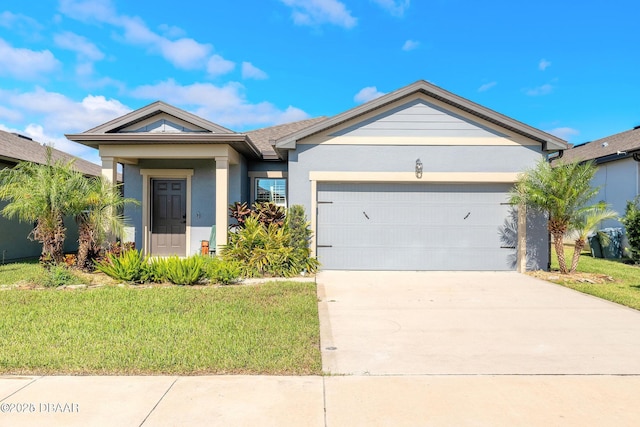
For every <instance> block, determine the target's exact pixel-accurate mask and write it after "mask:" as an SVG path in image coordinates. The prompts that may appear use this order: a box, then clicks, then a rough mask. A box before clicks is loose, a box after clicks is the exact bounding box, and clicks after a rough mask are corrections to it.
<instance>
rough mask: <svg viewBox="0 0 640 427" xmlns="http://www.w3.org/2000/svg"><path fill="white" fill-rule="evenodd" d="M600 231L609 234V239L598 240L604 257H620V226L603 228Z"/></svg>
mask: <svg viewBox="0 0 640 427" xmlns="http://www.w3.org/2000/svg"><path fill="white" fill-rule="evenodd" d="M600 232H602V233H604V234H606V235H607V236H609V241H608V242H604V241H603V239H602V238H601V239H599V240H600V246H602V256H603V257H604V258H609V259H612V258H622V228H603V229H602V230H600Z"/></svg>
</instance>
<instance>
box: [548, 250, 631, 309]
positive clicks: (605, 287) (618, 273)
mask: <svg viewBox="0 0 640 427" xmlns="http://www.w3.org/2000/svg"><path fill="white" fill-rule="evenodd" d="M565 255H566V257H567V260H569V261H568V262H571V261H570V260H571V257H572V256H573V247H566V248H565ZM551 260H552V261H551V269H552V270H558V260H557V258H556V254H555V251H553V253H552V258H551ZM577 271H578V272H579V273H587V275H586V276H585V277H579V275H578V276H574V277H572V276H563V275H562V274H559V273H557V271H556V272H553V271H552V272H551V273H552V274H550V275H549V274H547V275H546V277H544V278H545V279H546V280H549V281H552V282H554V283H558V284H560V285H563V286H566V287H568V288H571V289H575V290H578V291H580V292H584V293H586V294H591V295H595V296H597V297H599V298H603V299H606V300H609V301H613V302H616V303H618V304H622V305H626V306H628V307H631V308H635V309H636V310H640V267H637V266H633V265H627V264H625V263H623V262H622V261H621V260H608V259H600V258H592V257H591V254H590V253H589V252H584V253H583V254H582V255H581V256H580V262H579V264H578V269H577ZM589 275H593V276H594V278H595V279H598V278H604V280H591V281H594V282H596V283H589V280H590V279H589ZM609 277H610V278H611V279H613V280H610V279H608V278H609ZM585 279H586V280H585ZM580 280H582V282H581V281H580Z"/></svg>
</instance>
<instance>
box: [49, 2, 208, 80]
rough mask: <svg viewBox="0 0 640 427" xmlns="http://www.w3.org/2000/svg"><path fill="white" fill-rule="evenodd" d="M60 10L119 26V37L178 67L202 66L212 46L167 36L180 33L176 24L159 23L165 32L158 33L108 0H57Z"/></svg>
mask: <svg viewBox="0 0 640 427" xmlns="http://www.w3.org/2000/svg"><path fill="white" fill-rule="evenodd" d="M60 11H61V12H62V13H64V14H65V15H67V16H69V17H71V18H74V19H78V20H80V21H83V22H99V23H106V24H110V25H113V26H115V27H119V28H121V29H122V30H123V34H122V35H121V36H120V37H121V38H122V41H124V42H125V43H128V44H132V45H137V46H142V47H145V48H147V49H148V50H149V51H150V52H152V53H157V54H159V55H160V56H162V57H163V58H164V59H165V60H167V61H169V62H170V63H171V64H173V65H174V66H175V67H177V68H181V69H197V68H205V67H206V66H207V61H208V59H209V56H210V54H211V51H212V49H213V47H212V46H211V45H210V44H207V43H199V42H197V41H196V40H194V39H192V38H187V37H181V38H178V39H176V40H173V39H171V38H170V37H171V36H175V35H176V34H181V32H180V31H178V30H180V29H177V28H176V27H169V26H167V27H162V26H161V31H163V33H164V34H165V35H160V34H158V33H156V32H154V31H152V30H150V29H149V27H147V25H146V24H145V22H144V21H143V20H142V19H141V18H139V17H137V16H134V17H131V16H126V15H119V14H118V13H117V11H116V9H115V7H114V6H113V3H112V2H111V1H109V0H61V3H60Z"/></svg>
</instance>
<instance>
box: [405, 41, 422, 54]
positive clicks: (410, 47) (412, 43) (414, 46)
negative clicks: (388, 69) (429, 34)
mask: <svg viewBox="0 0 640 427" xmlns="http://www.w3.org/2000/svg"><path fill="white" fill-rule="evenodd" d="M419 46H420V42H419V41H416V40H407V41H406V42H404V44H403V45H402V50H404V51H405V52H408V51H410V50H414V49H417V48H418V47H419Z"/></svg>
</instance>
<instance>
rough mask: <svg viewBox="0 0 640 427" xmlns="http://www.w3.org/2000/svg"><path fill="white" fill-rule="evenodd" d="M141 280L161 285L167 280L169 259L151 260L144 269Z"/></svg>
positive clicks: (157, 258)
mask: <svg viewBox="0 0 640 427" xmlns="http://www.w3.org/2000/svg"><path fill="white" fill-rule="evenodd" d="M144 270H145V272H144V273H145V274H144V275H143V277H142V279H143V280H144V281H146V282H154V283H162V282H167V281H168V280H169V273H168V270H169V259H168V258H159V257H155V258H151V259H150V260H149V263H148V264H147V266H146V267H145V269H144Z"/></svg>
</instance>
